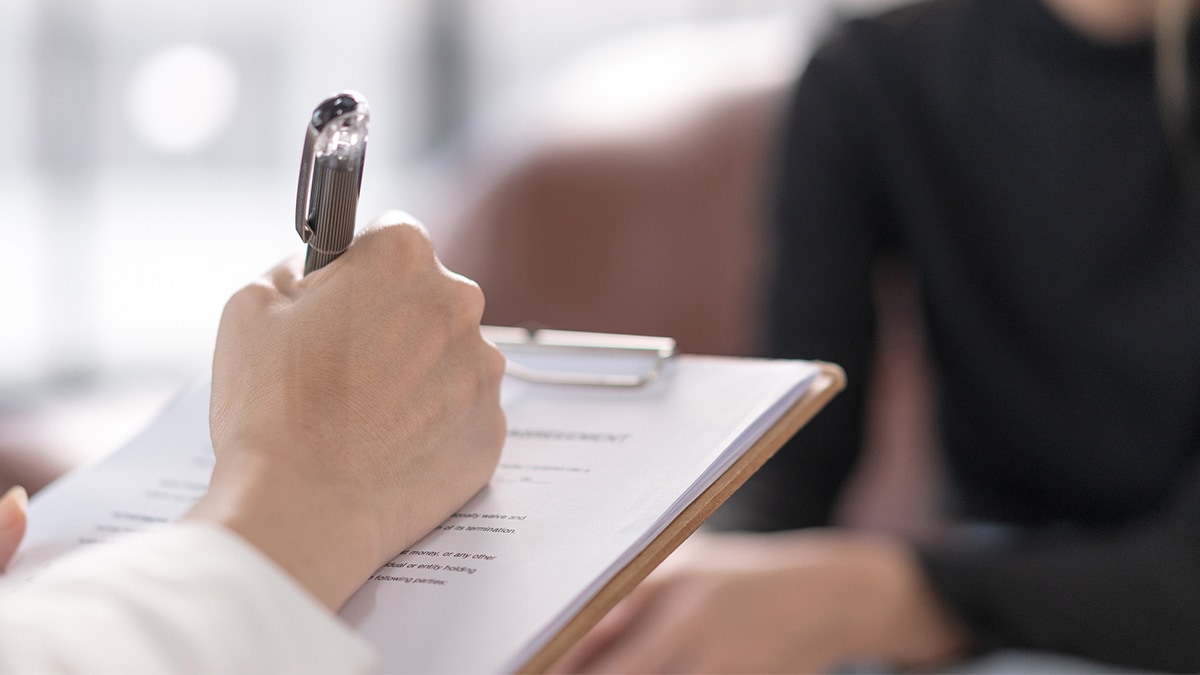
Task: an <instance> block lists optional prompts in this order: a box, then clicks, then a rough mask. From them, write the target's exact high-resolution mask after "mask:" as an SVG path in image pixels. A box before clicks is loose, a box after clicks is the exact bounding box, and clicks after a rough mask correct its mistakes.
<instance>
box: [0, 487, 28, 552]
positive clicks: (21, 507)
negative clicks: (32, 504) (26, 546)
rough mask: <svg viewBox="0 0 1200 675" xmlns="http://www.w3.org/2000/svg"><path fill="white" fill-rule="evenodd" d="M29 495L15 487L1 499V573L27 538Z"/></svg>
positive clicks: (23, 489) (21, 488)
mask: <svg viewBox="0 0 1200 675" xmlns="http://www.w3.org/2000/svg"><path fill="white" fill-rule="evenodd" d="M28 508H29V495H28V494H26V493H25V488H23V487H21V486H20V485H14V486H13V487H11V488H9V489H8V492H5V493H4V496H3V497H0V571H2V570H4V568H6V567H8V563H9V562H11V561H12V557H13V554H15V553H16V552H17V547H18V546H20V545H21V540H22V539H24V538H25V523H26V520H25V513H26V510H27V509H28Z"/></svg>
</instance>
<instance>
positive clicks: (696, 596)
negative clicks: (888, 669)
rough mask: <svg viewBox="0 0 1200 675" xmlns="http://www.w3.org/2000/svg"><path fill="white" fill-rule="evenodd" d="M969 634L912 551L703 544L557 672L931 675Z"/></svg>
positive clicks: (835, 544) (653, 578)
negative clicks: (924, 672)
mask: <svg viewBox="0 0 1200 675" xmlns="http://www.w3.org/2000/svg"><path fill="white" fill-rule="evenodd" d="M965 646H966V636H965V634H964V633H963V631H962V630H961V629H960V628H959V627H958V626H956V625H955V624H954V623H953V622H952V621H951V619H950V618H949V617H948V616H947V615H946V613H945V612H944V611H943V610H942V609H941V607H940V606H939V604H938V602H937V600H936V599H935V598H934V597H933V596H932V594H931V591H930V590H929V589H928V588H927V587H926V585H925V582H924V580H923V578H922V576H921V574H920V572H919V570H918V568H917V566H916V564H915V561H914V560H913V559H912V554H911V553H910V552H909V550H908V548H907V546H905V545H903V544H902V543H900V542H896V541H893V540H890V539H886V538H880V537H877V536H873V535H864V534H857V533H850V532H838V531H833V530H826V531H820V530H806V531H799V532H789V533H781V534H770V535H752V534H736V535H734V534H728V535H697V536H694V537H693V538H692V539H691V540H689V541H688V542H686V543H685V544H684V545H683V546H682V547H681V548H680V549H679V551H677V552H676V553H675V554H674V555H673V556H672V557H671V558H669V559H668V560H667V561H666V562H664V564H663V566H662V567H661V568H659V569H658V570H656V571H655V572H654V573H653V574H651V575H650V576H649V577H647V579H646V580H645V581H644V582H642V584H640V585H639V586H638V587H637V588H636V589H635V590H634V591H633V593H631V594H630V595H629V596H628V597H627V598H626V599H625V600H624V601H622V603H621V604H619V605H617V607H615V608H614V609H613V611H612V612H610V613H609V614H608V615H607V616H606V617H604V619H602V620H601V621H600V623H599V624H597V626H596V627H595V628H594V629H593V630H592V631H591V632H590V633H588V634H587V635H586V636H584V638H583V639H582V640H580V642H579V643H578V644H577V645H575V647H573V648H572V649H571V650H570V651H569V652H568V653H567V654H566V655H565V656H564V657H563V658H562V659H561V660H560V661H559V662H558V663H557V664H556V665H555V666H554V668H553V669H552V670H553V671H554V672H612V673H675V672H694V673H731V672H739V673H821V672H830V671H831V670H833V669H835V668H837V667H839V666H845V665H848V664H851V663H858V664H861V663H862V662H863V661H867V662H870V663H873V664H876V665H878V664H880V663H883V664H887V665H889V666H892V667H896V666H900V667H922V666H925V667H928V666H930V665H934V664H938V663H942V662H945V661H947V660H949V659H952V658H954V657H956V656H958V655H960V654H961V653H962V652H963V650H964V649H965Z"/></svg>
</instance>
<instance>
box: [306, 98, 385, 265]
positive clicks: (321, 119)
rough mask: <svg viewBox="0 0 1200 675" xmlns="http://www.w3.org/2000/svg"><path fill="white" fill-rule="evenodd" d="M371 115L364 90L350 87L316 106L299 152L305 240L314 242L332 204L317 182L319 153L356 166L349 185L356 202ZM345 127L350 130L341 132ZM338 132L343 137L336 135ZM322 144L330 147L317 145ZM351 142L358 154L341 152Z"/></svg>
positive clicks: (344, 165) (347, 164)
mask: <svg viewBox="0 0 1200 675" xmlns="http://www.w3.org/2000/svg"><path fill="white" fill-rule="evenodd" d="M369 117H370V113H369V112H368V107H367V101H366V99H365V98H363V96H362V94H359V93H358V92H355V91H349V90H347V91H343V92H340V93H338V94H334V95H333V96H330V97H329V98H327V99H325V100H324V101H322V102H321V103H320V105H318V106H317V107H316V108H315V109H314V110H313V113H312V117H311V118H310V119H309V123H308V127H307V128H306V129H305V134H304V149H303V151H302V153H301V156H300V179H299V182H298V183H297V185H296V233H297V234H299V235H300V240H301V241H302V242H304V243H306V244H310V245H312V239H313V237H314V236H315V235H316V234H317V225H318V223H319V222H320V220H321V211H322V209H325V208H328V206H329V205H327V204H325V203H324V202H323V200H322V199H320V196H319V194H318V193H319V192H321V191H320V190H319V189H318V186H316V185H314V180H315V179H314V173H315V171H314V168H315V165H316V162H317V160H318V158H319V155H321V154H322V153H324V155H325V156H326V157H328V158H331V159H333V160H335V161H336V162H337V163H338V164H339V165H340V166H341V167H342V168H345V167H346V166H350V165H352V166H353V171H354V176H353V180H352V186H349V187H352V190H353V202H355V203H356V202H357V197H358V189H359V187H361V185H362V168H363V164H362V154H363V152H364V151H365V147H366V123H367V120H368V119H369ZM327 130H328V131H329V132H331V133H332V136H331V134H330V133H323V132H326V131H327ZM343 131H346V132H347V133H342V132H343ZM337 136H341V137H342V138H340V139H339V138H335V137H337ZM346 138H349V139H352V141H351V143H346V142H345V139H346ZM331 139H332V140H333V143H332V144H331V143H330V141H331ZM339 142H340V145H339V144H338V143H339ZM321 144H327V145H331V147H324V148H318V145H321ZM348 146H357V148H356V153H357V154H356V155H355V154H354V153H351V154H352V155H354V156H349V157H348V156H345V155H343V154H342V152H343V151H344V150H345V148H346V147H348ZM319 150H320V152H319ZM335 201H344V199H339V200H335ZM350 217H351V218H353V214H350ZM352 225H353V222H352V221H351V226H352Z"/></svg>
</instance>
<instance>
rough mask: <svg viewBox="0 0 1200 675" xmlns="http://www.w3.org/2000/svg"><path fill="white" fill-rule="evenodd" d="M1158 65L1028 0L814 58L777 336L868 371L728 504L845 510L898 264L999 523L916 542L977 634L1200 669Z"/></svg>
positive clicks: (1196, 525) (891, 26)
mask: <svg viewBox="0 0 1200 675" xmlns="http://www.w3.org/2000/svg"><path fill="white" fill-rule="evenodd" d="M1193 56H1194V55H1193ZM1153 61H1154V50H1153V45H1152V44H1151V43H1150V42H1149V41H1146V42H1140V43H1136V44H1125V45H1115V46H1114V45H1101V44H1097V43H1095V42H1092V41H1090V40H1089V39H1087V38H1085V37H1084V36H1082V35H1080V34H1078V33H1076V32H1074V31H1073V30H1072V29H1071V28H1069V27H1068V26H1066V25H1065V24H1063V23H1062V22H1061V21H1060V20H1059V19H1058V18H1057V17H1056V16H1054V15H1053V14H1051V13H1050V12H1049V11H1048V10H1047V9H1046V8H1044V7H1043V6H1042V5H1041V4H1040V2H1038V1H1037V0H978V1H976V2H968V1H960V0H944V1H942V0H939V1H935V2H930V3H927V4H921V5H917V6H913V7H906V8H903V9H900V10H896V11H893V12H891V13H889V14H886V15H884V16H882V17H878V18H874V19H867V20H859V21H854V22H851V23H849V24H847V25H845V26H843V27H842V28H841V29H840V30H839V31H838V33H837V34H836V35H834V36H833V38H832V39H831V40H830V41H829V42H828V43H827V44H826V45H825V46H824V47H823V48H822V49H820V50H819V51H818V52H817V53H816V54H815V56H814V57H813V58H812V60H811V61H810V63H809V65H808V67H807V69H806V71H805V73H804V75H803V77H802V78H801V81H800V84H799V86H798V88H797V89H796V93H795V97H794V99H793V103H792V106H791V110H790V115H789V116H788V120H787V129H786V140H785V142H784V146H783V149H784V156H783V160H782V164H781V171H780V173H779V176H780V179H779V183H778V185H777V190H776V192H777V198H776V204H775V206H776V216H777V223H778V227H779V231H778V236H779V259H778V263H777V272H776V277H775V291H774V294H773V300H772V303H773V304H772V312H771V315H772V318H773V321H774V327H773V329H772V345H771V348H772V351H773V353H774V355H776V356H786V357H802V358H821V359H826V360H831V361H836V362H838V363H840V364H842V365H843V366H844V367H845V368H846V371H847V373H848V375H849V379H850V383H851V384H850V388H849V389H848V390H847V391H846V393H845V394H844V395H843V396H842V397H840V398H839V399H838V400H836V401H835V402H834V404H833V405H832V406H831V407H830V409H828V410H827V411H826V412H824V413H822V415H820V416H818V418H817V420H815V421H814V423H813V424H812V425H811V427H810V428H809V429H807V430H805V431H804V432H802V433H801V434H800V436H799V437H798V438H797V439H796V441H795V442H794V443H792V444H790V445H789V446H788V447H787V448H785V449H784V450H783V451H781V453H780V454H779V455H778V456H777V457H776V458H775V459H773V460H772V461H771V462H769V463H768V465H767V466H766V467H764V469H763V470H762V471H761V472H760V474H759V475H757V476H756V477H755V478H754V479H753V480H752V481H751V482H750V483H748V484H747V486H746V488H745V489H743V490H742V491H741V492H740V493H739V494H738V495H737V496H736V497H735V499H736V503H735V504H732V505H731V508H730V509H727V510H726V512H724V513H723V514H722V515H723V516H724V517H725V518H726V519H733V520H734V521H735V523H736V524H737V525H740V526H743V527H749V528H752V529H778V528H791V527H803V526H808V525H817V524H822V523H824V522H825V521H826V520H827V519H828V515H829V510H830V505H831V504H832V501H833V499H834V497H835V496H836V492H837V490H838V488H839V487H840V486H841V484H842V483H843V482H844V480H845V478H846V475H847V474H848V472H849V470H850V468H851V467H852V466H853V464H854V462H855V460H856V458H857V455H858V452H859V448H860V442H861V426H862V424H861V423H862V415H863V392H862V384H863V383H864V382H866V381H867V373H868V371H869V369H870V366H871V364H870V356H871V354H872V352H873V347H874V344H873V342H874V312H873V308H872V304H871V276H872V269H873V267H874V266H875V264H876V263H877V262H878V261H879V260H880V259H881V258H882V257H885V256H897V255H898V256H902V257H903V258H904V259H906V260H907V261H908V262H909V263H910V264H911V265H912V267H913V269H914V270H915V271H916V273H917V275H918V277H919V280H920V287H921V298H922V302H923V309H924V314H925V317H926V321H927V326H926V328H927V331H928V335H929V340H930V349H931V354H932V357H933V360H934V363H935V366H936V369H937V374H938V381H939V385H940V392H941V405H940V425H941V427H940V429H941V435H942V445H943V449H944V453H945V463H946V466H947V470H948V474H949V480H950V481H951V483H952V486H953V487H952V490H953V494H955V496H956V498H957V509H958V513H957V515H959V516H962V517H964V518H967V519H970V520H973V521H985V522H989V523H995V524H999V525H1001V527H999V528H992V529H990V530H989V531H990V532H991V535H990V536H987V537H966V536H962V537H952V538H951V539H950V540H949V541H947V542H945V543H943V544H938V545H936V546H927V547H922V548H921V551H920V553H921V556H922V559H923V562H924V564H925V568H926V570H927V572H928V575H929V578H930V580H931V581H932V583H933V585H934V587H935V588H936V589H937V591H938V592H939V593H940V594H941V595H942V596H943V597H944V599H945V601H946V602H947V604H948V605H949V606H950V607H951V608H952V609H953V610H954V611H955V612H956V613H957V614H958V615H959V616H960V617H961V618H962V619H963V621H964V622H965V623H966V624H967V625H968V626H969V627H970V628H971V629H973V631H974V632H975V634H976V636H977V637H978V638H979V640H980V642H981V643H982V644H984V645H988V646H1010V647H1027V648H1037V649H1049V650H1055V651H1061V652H1069V653H1074V654H1078V655H1082V656H1085V657H1089V658H1093V659H1099V660H1104V661H1110V662H1114V663H1119V664H1125V665H1133V666H1138V667H1144V668H1155V669H1174V670H1186V671H1200V467H1198V463H1200V462H1198V459H1200V217H1197V213H1198V211H1197V209H1196V205H1197V204H1198V203H1200V201H1198V200H1197V199H1196V197H1197V195H1200V185H1188V184H1187V182H1186V181H1184V180H1183V179H1182V178H1181V172H1180V171H1179V170H1178V169H1177V163H1176V162H1175V161H1173V158H1172V150H1171V146H1170V144H1169V143H1168V139H1167V138H1166V134H1165V133H1164V131H1163V129H1162V125H1161V124H1160V121H1159V113H1158V109H1157V107H1156V97H1155V90H1154V63H1153ZM1191 63H1192V66H1193V69H1194V70H1196V71H1200V61H1198V60H1197V59H1195V58H1192V59H1191ZM726 524H728V520H727V521H726Z"/></svg>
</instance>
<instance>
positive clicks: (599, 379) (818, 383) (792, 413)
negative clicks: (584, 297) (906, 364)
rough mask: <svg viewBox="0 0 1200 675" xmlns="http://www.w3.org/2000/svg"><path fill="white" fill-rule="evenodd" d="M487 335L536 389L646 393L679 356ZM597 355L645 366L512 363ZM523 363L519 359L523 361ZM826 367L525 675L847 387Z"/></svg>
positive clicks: (510, 331) (541, 335)
mask: <svg viewBox="0 0 1200 675" xmlns="http://www.w3.org/2000/svg"><path fill="white" fill-rule="evenodd" d="M483 332H484V336H485V337H487V338H488V339H489V340H491V341H492V342H493V343H495V344H496V345H497V346H499V347H500V348H501V350H502V351H505V352H506V355H508V356H510V359H509V362H508V365H507V368H506V374H508V375H510V376H513V377H517V378H519V379H522V380H525V381H527V382H533V383H537V384H547V385H556V384H565V385H584V386H600V387H623V388H633V387H641V386H645V385H647V384H649V383H650V382H653V381H654V380H655V379H656V378H657V377H658V374H659V373H660V372H661V371H662V368H663V366H664V365H665V363H666V362H667V361H669V360H670V359H671V358H673V357H675V356H676V354H677V353H678V352H677V348H676V345H675V341H674V340H673V339H671V338H667V337H652V336H642V335H621V334H614V333H585V332H577V331H561V330H533V329H526V328H510V327H496V326H484V327H483ZM514 351H515V352H518V353H519V352H524V353H525V354H526V355H528V354H531V353H540V354H541V355H546V354H547V353H553V352H561V353H570V354H578V353H579V352H581V351H582V352H591V353H592V354H595V355H598V356H604V355H612V354H625V355H629V356H631V357H633V358H636V357H637V356H638V355H640V356H641V357H642V358H643V360H644V365H643V366H642V367H641V368H640V369H633V370H632V371H631V372H625V373H617V374H611V373H578V372H577V373H563V372H558V371H555V370H554V369H553V368H545V367H540V368H539V367H531V366H528V365H526V364H523V363H521V362H520V361H519V360H514V359H513V358H512V355H513V353H514ZM518 358H519V355H518ZM816 364H817V366H818V367H819V369H820V373H819V375H818V376H817V377H816V379H814V381H813V382H812V384H811V385H809V388H808V390H807V391H806V392H805V394H804V395H803V396H801V398H800V399H799V400H798V401H797V402H796V403H795V404H794V405H793V406H792V407H791V409H790V410H789V411H788V412H787V413H785V414H784V415H783V416H782V417H781V418H780V419H779V421H778V422H776V424H775V425H774V426H772V427H771V428H770V429H769V430H768V431H767V432H766V433H765V434H764V435H763V436H761V437H760V438H759V439H758V441H757V442H755V443H754V445H753V446H751V448H750V449H749V450H748V451H747V452H746V453H745V454H743V455H742V456H741V457H740V458H739V459H738V461H737V462H735V463H734V464H733V466H731V467H730V468H729V469H727V470H726V471H725V473H723V474H722V475H721V476H720V477H718V478H717V479H716V481H715V482H713V484H712V485H710V486H709V487H708V489H707V490H705V491H704V492H703V493H701V495H700V496H699V497H698V498H696V499H695V500H694V501H693V502H692V503H691V504H689V505H688V506H687V507H686V508H685V509H684V510H683V512H682V513H680V514H679V515H678V516H677V517H676V518H675V520H674V521H672V522H671V524H670V525H669V526H668V527H667V529H666V530H664V531H663V532H662V533H661V534H659V536H658V537H656V538H655V539H654V540H653V541H652V542H651V543H650V544H649V545H648V546H646V547H645V548H644V549H642V551H641V552H640V553H639V554H638V555H637V556H636V557H635V558H634V559H633V560H632V561H631V562H630V563H629V564H627V565H626V566H625V567H624V568H623V569H622V570H621V571H620V572H618V573H617V575H616V576H615V577H613V578H612V579H611V580H610V581H609V582H608V584H606V585H605V586H604V587H603V588H601V589H600V591H599V592H598V593H597V594H596V595H595V596H594V597H593V598H592V599H591V601H589V602H588V604H587V605H585V606H584V607H583V608H582V609H581V610H580V611H579V612H578V613H577V614H576V615H575V616H574V618H572V619H571V620H570V621H569V622H568V623H567V624H566V626H564V627H563V628H562V629H561V630H560V631H559V632H558V633H557V634H556V635H555V636H554V637H553V638H552V639H551V640H550V641H549V642H548V643H547V644H546V645H545V646H544V647H543V648H542V649H541V650H540V651H539V652H538V653H537V654H536V655H534V656H533V657H532V658H531V659H529V660H528V661H527V662H525V664H524V665H522V667H521V668H520V669H519V670H518V672H520V673H540V672H544V671H545V670H546V669H547V668H549V667H550V666H551V665H552V664H553V663H554V662H555V661H557V660H558V659H559V658H560V657H561V656H562V655H563V654H564V653H566V651H567V650H568V649H569V648H570V647H571V645H573V644H574V643H575V642H576V641H578V640H579V639H580V638H581V637H583V635H584V634H585V633H587V631H588V630H590V629H591V628H592V627H593V626H594V625H596V623H597V622H599V621H600V619H601V618H602V617H603V616H604V615H605V614H607V613H608V611H609V610H611V609H612V608H613V607H614V606H615V605H616V604H617V603H618V602H619V601H620V600H621V598H623V597H625V595H627V594H628V593H629V592H630V591H631V590H633V588H634V586H636V585H637V584H638V583H639V582H641V581H642V579H644V578H646V576H647V575H649V574H650V572H651V571H653V570H654V568H656V567H658V565H659V564H660V563H662V561H663V560H665V559H666V557H667V556H668V555H670V554H671V552H672V551H674V550H675V549H676V548H678V547H679V545H680V544H682V543H683V542H684V540H686V539H687V538H688V537H690V536H691V535H692V533H694V532H695V531H696V530H697V529H698V528H699V527H700V525H701V524H702V523H703V522H704V521H705V520H707V519H708V517H709V516H710V515H712V514H713V512H714V511H716V510H717V508H718V507H720V506H721V504H723V503H724V502H725V500H727V499H729V497H730V496H731V495H732V494H733V493H734V492H735V491H736V490H737V489H738V488H739V487H741V485H742V484H743V483H745V482H746V480H747V479H749V478H750V476H751V475H753V474H754V472H755V471H757V470H758V469H759V468H760V467H761V466H762V465H763V464H764V463H766V461H767V460H768V459H770V458H771V456H773V455H774V454H775V453H776V452H777V451H778V450H779V448H781V447H783V444H784V443H786V442H787V441H788V439H790V438H791V437H792V436H793V435H795V433H796V432H797V431H799V430H800V429H801V428H802V427H803V426H804V425H805V424H807V423H808V422H809V420H811V419H812V418H813V417H814V416H816V414H817V413H818V412H820V410H821V409H822V408H824V407H825V405H826V404H827V403H829V401H831V400H832V399H833V398H834V396H836V395H837V394H838V392H840V391H841V390H842V389H843V388H845V385H846V375H845V372H844V371H843V370H842V368H841V367H840V366H838V365H836V364H833V363H826V362H816Z"/></svg>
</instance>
